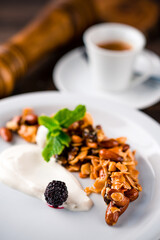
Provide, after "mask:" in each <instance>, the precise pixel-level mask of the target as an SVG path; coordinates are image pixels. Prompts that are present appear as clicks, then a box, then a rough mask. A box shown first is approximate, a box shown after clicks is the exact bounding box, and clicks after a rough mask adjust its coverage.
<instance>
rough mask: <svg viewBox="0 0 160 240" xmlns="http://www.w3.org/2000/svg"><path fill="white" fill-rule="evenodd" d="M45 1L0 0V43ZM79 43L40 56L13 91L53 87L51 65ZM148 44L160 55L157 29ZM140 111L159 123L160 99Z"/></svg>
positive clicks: (45, 1) (34, 13) (21, 26)
mask: <svg viewBox="0 0 160 240" xmlns="http://www.w3.org/2000/svg"><path fill="white" fill-rule="evenodd" d="M47 2H48V1H47V0H27V1H25V0H0V43H2V42H5V41H6V40H7V39H8V38H9V37H10V36H12V35H13V34H15V33H16V32H17V31H19V30H20V29H22V28H23V27H24V26H25V25H26V24H27V23H28V22H29V21H31V20H32V18H33V17H34V16H35V15H36V13H37V12H38V11H39V10H40V8H41V7H43V5H44V4H45V3H47ZM81 44H82V40H81V39H79V40H77V41H75V42H73V43H71V45H70V46H67V47H65V48H64V49H61V51H58V52H54V53H52V54H51V55H50V56H48V57H47V58H45V59H43V61H42V62H41V64H40V65H38V66H36V67H35V68H34V69H33V70H32V71H30V72H29V73H28V75H27V76H25V78H24V79H23V80H22V81H20V82H19V83H18V84H17V86H16V89H15V90H14V92H13V95H15V94H20V93H26V92H34V91H44V90H56V88H55V86H54V85H53V82H52V70H53V67H54V65H55V64H56V62H57V61H58V59H59V58H60V57H61V56H62V55H63V54H65V53H66V52H67V51H69V50H71V49H72V48H75V47H77V46H80V45H81ZM147 48H148V49H151V50H153V51H154V52H156V53H157V54H159V55H160V33H158V34H157V33H156V34H155V33H154V34H150V36H149V37H148V44H147ZM33 82H34V84H33ZM146 97H147V96H146ZM143 111H144V112H145V113H147V114H148V115H150V116H151V117H153V118H154V119H155V120H157V121H158V122H159V123H160V102H159V103H157V104H155V105H154V106H151V107H149V108H147V109H144V110H143Z"/></svg>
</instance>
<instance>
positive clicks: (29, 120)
mask: <svg viewBox="0 0 160 240" xmlns="http://www.w3.org/2000/svg"><path fill="white" fill-rule="evenodd" d="M24 122H25V123H26V124H27V125H36V124H38V117H37V115H35V114H28V115H26V116H24Z"/></svg>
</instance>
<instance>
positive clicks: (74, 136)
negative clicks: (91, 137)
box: [72, 135, 83, 143]
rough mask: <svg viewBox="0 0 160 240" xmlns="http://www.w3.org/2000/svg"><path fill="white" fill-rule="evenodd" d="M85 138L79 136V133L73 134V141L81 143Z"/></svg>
mask: <svg viewBox="0 0 160 240" xmlns="http://www.w3.org/2000/svg"><path fill="white" fill-rule="evenodd" d="M82 141H83V139H82V138H81V137H79V136H78V135H72V142H74V143H81V142H82Z"/></svg>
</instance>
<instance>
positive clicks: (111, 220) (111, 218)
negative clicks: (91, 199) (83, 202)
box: [105, 202, 119, 226]
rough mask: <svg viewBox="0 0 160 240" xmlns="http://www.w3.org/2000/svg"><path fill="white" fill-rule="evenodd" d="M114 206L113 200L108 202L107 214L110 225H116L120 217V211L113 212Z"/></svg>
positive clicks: (107, 221)
mask: <svg viewBox="0 0 160 240" xmlns="http://www.w3.org/2000/svg"><path fill="white" fill-rule="evenodd" d="M113 207H114V204H113V202H110V203H109V204H108V207H107V210H106V215H105V220H106V223H107V224H108V225H110V226H113V225H115V224H116V223H117V221H118V218H119V211H114V212H112V208H113Z"/></svg>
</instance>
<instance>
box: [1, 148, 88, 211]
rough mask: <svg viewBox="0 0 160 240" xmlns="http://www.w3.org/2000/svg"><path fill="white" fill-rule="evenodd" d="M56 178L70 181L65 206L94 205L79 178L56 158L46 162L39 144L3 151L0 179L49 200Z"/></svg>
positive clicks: (82, 208) (78, 208)
mask: <svg viewBox="0 0 160 240" xmlns="http://www.w3.org/2000/svg"><path fill="white" fill-rule="evenodd" d="M53 180H59V181H63V182H65V183H66V186H67V189H68V199H67V201H66V202H65V203H64V204H63V206H64V207H65V208H67V209H69V210H72V211H88V210H89V209H90V208H91V207H92V201H91V199H90V198H89V197H87V195H86V193H85V192H84V191H83V189H82V187H81V185H80V183H79V182H78V180H77V179H76V178H75V177H74V176H73V175H72V174H71V173H70V172H69V171H67V170H66V169H65V168H64V167H62V166H61V165H59V164H58V163H56V162H55V159H54V158H51V160H50V162H48V163H47V162H45V161H44V159H43V158H42V155H41V148H39V147H38V146H37V145H31V144H24V145H16V146H12V147H10V148H8V149H6V150H4V151H3V152H2V153H1V154H0V181H1V182H3V183H5V184H7V185H8V186H10V187H12V188H15V189H17V190H19V191H22V192H24V193H26V194H29V195H32V196H35V197H37V198H39V199H42V200H44V201H45V199H44V192H45V189H46V187H47V185H48V183H49V182H51V181H53Z"/></svg>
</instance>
